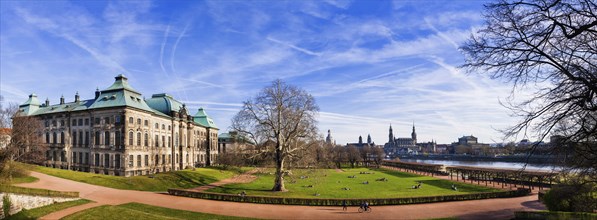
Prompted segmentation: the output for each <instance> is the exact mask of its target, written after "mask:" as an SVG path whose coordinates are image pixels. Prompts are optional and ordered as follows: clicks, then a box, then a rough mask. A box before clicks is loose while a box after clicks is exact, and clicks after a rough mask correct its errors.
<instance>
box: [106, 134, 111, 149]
mask: <svg viewBox="0 0 597 220" xmlns="http://www.w3.org/2000/svg"><path fill="white" fill-rule="evenodd" d="M104 145H106V146H110V145H111V143H110V132H109V131H106V132H105V133H104Z"/></svg>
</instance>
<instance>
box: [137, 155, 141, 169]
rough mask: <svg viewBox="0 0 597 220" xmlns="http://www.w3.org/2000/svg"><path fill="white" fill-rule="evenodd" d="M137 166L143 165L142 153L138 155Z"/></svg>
mask: <svg viewBox="0 0 597 220" xmlns="http://www.w3.org/2000/svg"><path fill="white" fill-rule="evenodd" d="M137 167H141V155H137Z"/></svg>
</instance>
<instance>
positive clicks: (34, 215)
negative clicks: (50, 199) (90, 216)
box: [6, 199, 91, 220]
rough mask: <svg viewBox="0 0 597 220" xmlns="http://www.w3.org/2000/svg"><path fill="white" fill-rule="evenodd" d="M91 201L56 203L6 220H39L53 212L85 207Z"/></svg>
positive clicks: (25, 211)
mask: <svg viewBox="0 0 597 220" xmlns="http://www.w3.org/2000/svg"><path fill="white" fill-rule="evenodd" d="M89 202H91V201H89V200H86V199H79V200H75V201H69V202H61V203H55V204H52V205H47V206H42V207H39V208H34V209H30V210H23V211H20V212H19V213H17V214H14V215H11V216H10V217H8V218H6V220H17V219H38V218H39V217H42V216H45V215H47V214H50V213H52V212H57V211H60V210H63V209H66V208H70V207H73V206H78V205H83V204H86V203H89Z"/></svg>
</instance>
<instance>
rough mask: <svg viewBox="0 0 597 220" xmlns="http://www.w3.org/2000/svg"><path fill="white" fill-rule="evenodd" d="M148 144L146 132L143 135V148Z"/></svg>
mask: <svg viewBox="0 0 597 220" xmlns="http://www.w3.org/2000/svg"><path fill="white" fill-rule="evenodd" d="M148 142H149V135H147V132H146V133H145V138H144V139H143V146H146V147H147V146H148V144H147V143H148Z"/></svg>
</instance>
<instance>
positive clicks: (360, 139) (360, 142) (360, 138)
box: [359, 135, 363, 145]
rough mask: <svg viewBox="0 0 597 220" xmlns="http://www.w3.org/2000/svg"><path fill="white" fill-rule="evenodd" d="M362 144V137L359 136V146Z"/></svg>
mask: <svg viewBox="0 0 597 220" xmlns="http://www.w3.org/2000/svg"><path fill="white" fill-rule="evenodd" d="M362 144H363V137H362V136H360V135H359V145H362Z"/></svg>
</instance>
